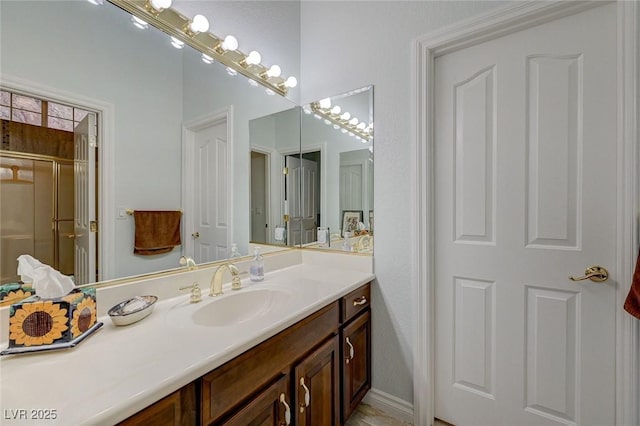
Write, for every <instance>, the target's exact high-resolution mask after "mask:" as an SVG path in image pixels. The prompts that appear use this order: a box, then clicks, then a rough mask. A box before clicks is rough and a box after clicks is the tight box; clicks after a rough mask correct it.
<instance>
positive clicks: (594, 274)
mask: <svg viewBox="0 0 640 426" xmlns="http://www.w3.org/2000/svg"><path fill="white" fill-rule="evenodd" d="M569 279H570V280H571V281H584V280H591V281H593V282H594V283H601V282H604V281H606V280H608V279H609V271H607V270H606V269H605V268H603V267H602V266H598V265H594V266H590V267H588V268H587V270H586V271H584V276H582V277H569Z"/></svg>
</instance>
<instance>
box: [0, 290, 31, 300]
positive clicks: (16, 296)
mask: <svg viewBox="0 0 640 426" xmlns="http://www.w3.org/2000/svg"><path fill="white" fill-rule="evenodd" d="M31 294H32V293H31V292H30V291H25V290H23V289H21V288H19V289H17V290H16V291H10V292H9V293H7V295H6V296H5V297H4V299H2V302H8V301H12V300H22V299H25V298H27V297H29V296H31Z"/></svg>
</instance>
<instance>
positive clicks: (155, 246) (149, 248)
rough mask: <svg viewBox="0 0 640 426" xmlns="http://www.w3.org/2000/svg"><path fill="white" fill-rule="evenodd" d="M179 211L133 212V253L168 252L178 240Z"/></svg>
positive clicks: (177, 244)
mask: <svg viewBox="0 0 640 426" xmlns="http://www.w3.org/2000/svg"><path fill="white" fill-rule="evenodd" d="M181 217H182V213H181V212H180V211H144V210H136V211H134V212H133V218H134V220H135V226H136V234H135V242H134V244H133V253H134V254H140V255H145V256H147V255H152V254H162V253H168V252H170V251H171V250H173V248H174V247H176V246H179V245H180V244H182V243H181V242H180V219H181Z"/></svg>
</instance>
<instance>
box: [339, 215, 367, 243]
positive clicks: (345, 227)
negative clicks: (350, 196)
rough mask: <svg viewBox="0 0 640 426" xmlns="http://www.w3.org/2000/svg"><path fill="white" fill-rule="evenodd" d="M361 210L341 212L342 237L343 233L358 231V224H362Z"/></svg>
mask: <svg viewBox="0 0 640 426" xmlns="http://www.w3.org/2000/svg"><path fill="white" fill-rule="evenodd" d="M362 217H363V211H362V210H342V228H341V229H342V232H341V233H342V237H344V233H345V232H354V231H356V230H357V229H358V223H360V222H362Z"/></svg>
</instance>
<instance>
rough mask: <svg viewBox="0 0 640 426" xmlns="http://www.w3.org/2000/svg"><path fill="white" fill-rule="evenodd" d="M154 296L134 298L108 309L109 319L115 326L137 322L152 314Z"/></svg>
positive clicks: (155, 298)
mask: <svg viewBox="0 0 640 426" xmlns="http://www.w3.org/2000/svg"><path fill="white" fill-rule="evenodd" d="M157 300H158V298H157V297H156V296H136V297H134V298H132V299H129V300H125V301H124V302H120V303H118V304H117V305H115V306H114V307H112V308H111V309H109V318H111V321H113V323H114V324H115V325H129V324H133V323H134V322H138V321H140V320H141V319H143V318H145V317H146V316H148V315H149V314H150V313H151V312H153V307H154V306H155V303H156V301H157Z"/></svg>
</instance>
